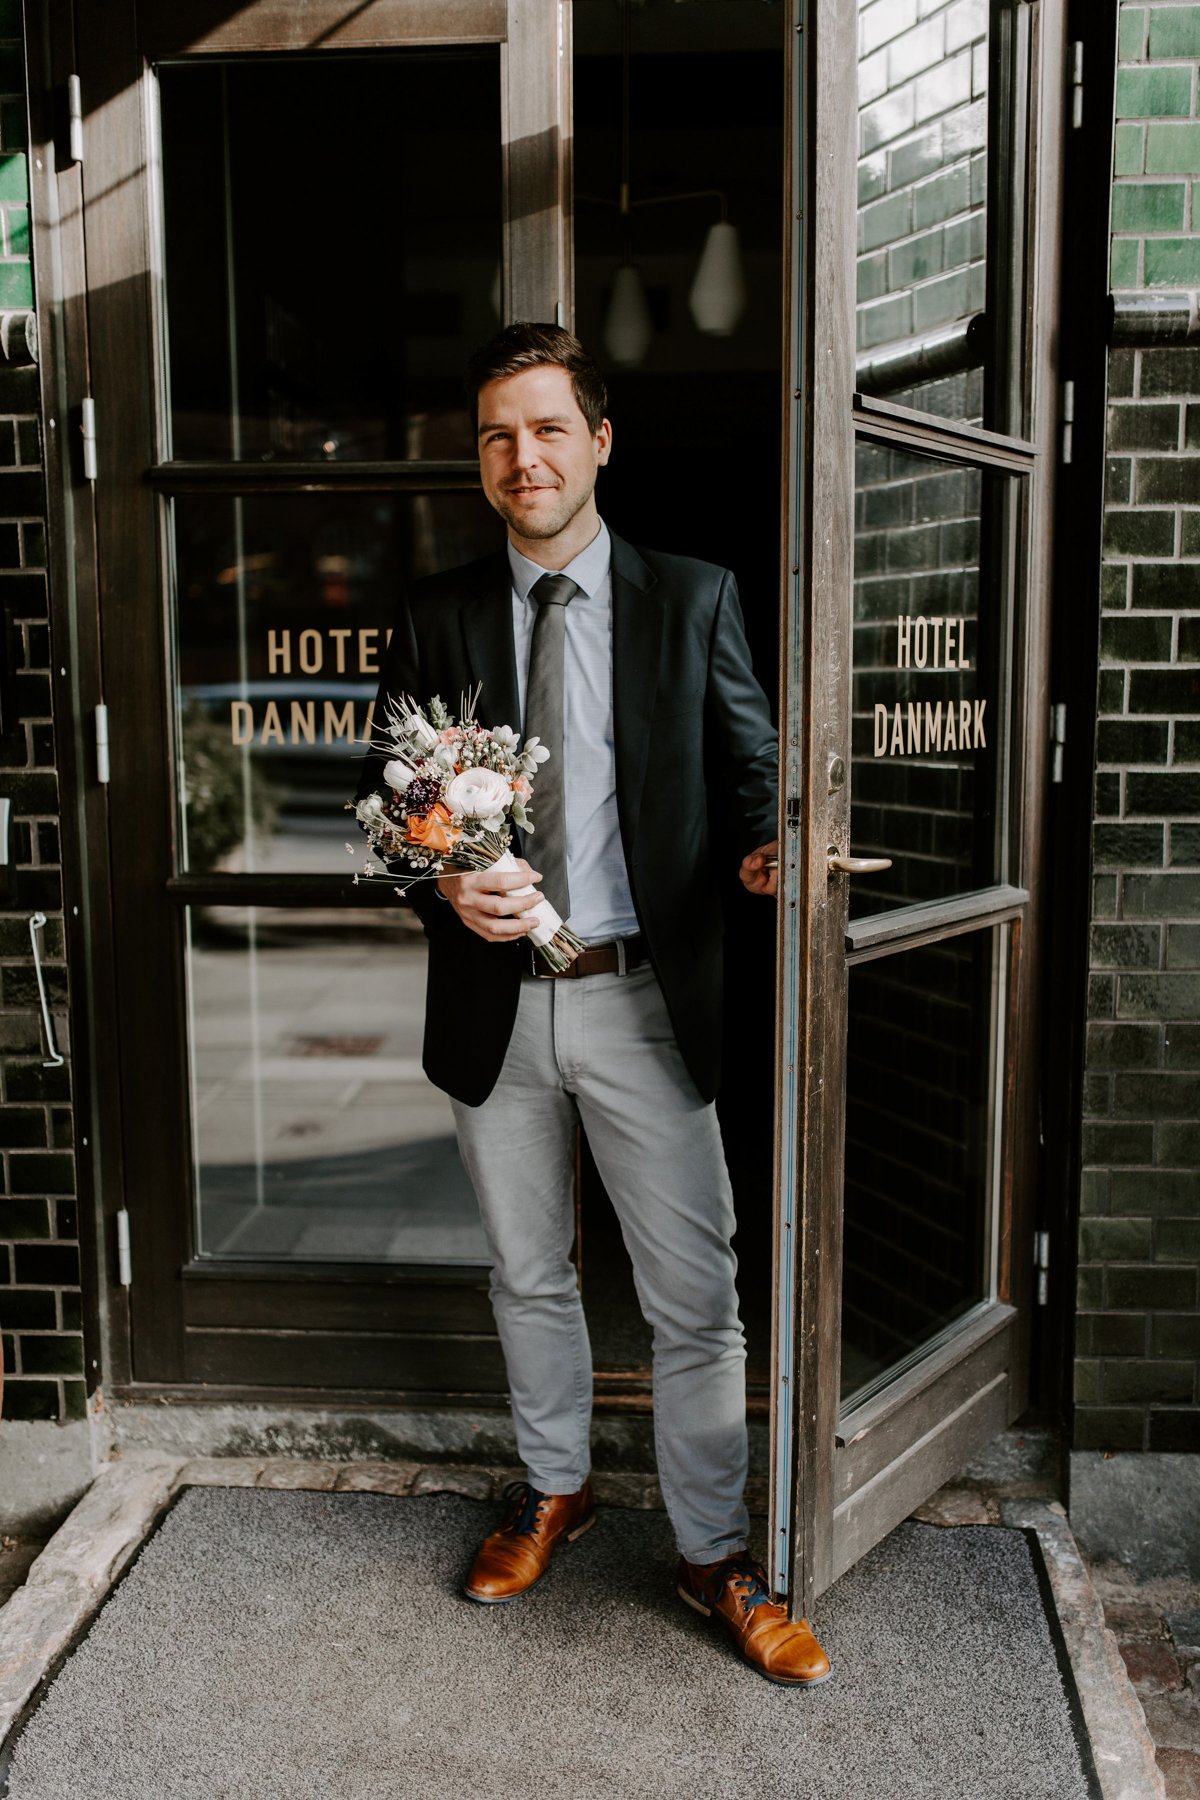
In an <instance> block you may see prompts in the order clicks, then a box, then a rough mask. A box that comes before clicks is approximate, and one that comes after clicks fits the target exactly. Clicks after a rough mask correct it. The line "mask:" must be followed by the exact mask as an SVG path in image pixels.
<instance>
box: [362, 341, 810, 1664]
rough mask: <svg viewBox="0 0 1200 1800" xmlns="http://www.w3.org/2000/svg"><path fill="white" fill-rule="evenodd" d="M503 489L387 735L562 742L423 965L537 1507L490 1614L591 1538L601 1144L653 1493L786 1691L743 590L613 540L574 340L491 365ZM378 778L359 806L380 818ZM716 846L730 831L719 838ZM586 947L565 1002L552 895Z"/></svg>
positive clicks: (731, 1624)
mask: <svg viewBox="0 0 1200 1800" xmlns="http://www.w3.org/2000/svg"><path fill="white" fill-rule="evenodd" d="M468 391H469V393H470V396H471V401H472V405H473V407H474V408H475V410H476V415H477V424H478V442H479V447H480V468H481V474H482V480H483V487H484V492H485V493H486V495H487V497H488V499H489V500H490V502H491V503H492V505H493V506H494V507H495V508H496V511H497V512H498V513H499V514H500V516H501V517H502V518H503V519H504V521H505V524H506V525H507V527H508V545H507V547H506V550H505V551H504V552H503V553H501V554H499V555H497V556H493V557H485V558H483V559H482V560H481V561H479V562H476V563H471V564H469V565H468V566H467V567H466V568H462V569H453V570H449V571H447V572H445V573H442V574H439V575H434V576H431V577H429V578H428V579H427V580H424V581H421V582H418V583H416V584H415V586H414V587H413V588H412V589H411V590H410V592H409V593H408V595H407V596H406V598H405V599H404V601H403V602H402V604H401V606H400V609H399V614H398V617H397V622H396V628H395V630H394V632H393V636H392V641H391V646H390V649H389V652H388V658H387V662H386V664H385V668H384V674H383V679H382V682H381V685H380V693H379V700H378V701H377V703H376V709H375V716H376V717H377V718H382V717H384V716H385V710H386V704H387V700H388V698H389V697H391V696H398V695H400V694H409V695H411V696H412V697H413V698H415V699H416V700H418V701H419V702H422V703H424V702H427V701H428V700H429V699H430V698H431V696H433V695H434V694H440V695H441V696H442V698H443V699H444V700H445V701H446V702H447V704H449V705H450V707H451V709H452V710H453V709H454V707H455V705H456V703H457V700H458V696H459V695H460V694H461V693H464V692H466V691H468V690H470V689H473V688H474V687H475V686H476V685H477V684H482V686H481V693H480V698H479V703H478V708H477V716H478V717H479V719H480V721H481V722H482V723H483V724H485V725H491V726H498V725H502V724H508V725H512V726H513V727H514V728H515V729H517V730H520V731H522V733H523V735H524V736H526V737H529V736H534V735H536V736H539V737H540V738H541V739H542V742H543V743H544V744H545V745H546V747H547V748H548V749H549V750H550V752H551V757H550V761H549V762H548V763H545V764H543V765H542V766H541V768H540V769H539V771H538V775H537V778H536V780H535V782H534V791H533V800H532V804H531V812H532V818H533V821H534V827H535V830H534V833H533V836H532V838H531V840H530V841H529V842H528V843H526V844H525V845H524V846H523V848H524V849H525V850H526V851H527V853H528V854H529V855H530V856H531V857H532V859H533V864H534V867H533V868H531V867H530V865H529V864H528V863H526V862H524V861H522V864H521V872H520V873H519V874H516V875H511V874H510V875H499V876H497V875H495V874H492V873H490V872H488V873H471V874H465V875H461V876H442V877H440V878H439V880H438V881H437V883H436V887H435V886H434V885H433V884H429V885H421V884H418V885H416V886H415V887H414V888H413V889H412V897H413V902H414V904H415V905H416V907H417V910H418V911H419V913H420V915H421V918H422V920H423V922H424V925H425V930H426V934H427V936H428V939H429V984H428V998H427V1010H426V1026H425V1052H424V1066H425V1069H426V1072H427V1074H428V1075H429V1077H430V1079H431V1080H432V1081H434V1082H435V1083H436V1084H437V1085H438V1086H439V1087H441V1088H443V1089H445V1091H446V1092H447V1093H448V1094H450V1096H451V1098H452V1102H453V1106H454V1114H455V1121H456V1125H457V1129H458V1138H459V1147H460V1150H461V1153H462V1156H463V1161H464V1163H465V1164H466V1167H467V1169H468V1171H469V1173H470V1175H471V1178H472V1181H473V1183H474V1185H475V1189H476V1193H477V1195H478V1198H479V1203H480V1212H481V1217H482V1220H483V1225H484V1230H485V1232H486V1233H487V1237H488V1242H489V1246H490V1249H491V1252H492V1256H493V1260H494V1269H493V1276H492V1303H493V1307H494V1310H495V1313H496V1319H497V1326H498V1329H499V1332H500V1337H501V1342H502V1344H503V1348H504V1354H505V1361H506V1365H507V1369H508V1376H509V1385H510V1392H511V1396H512V1406H513V1417H514V1424H515V1427H516V1433H517V1441H518V1446H519V1449H520V1452H521V1454H522V1456H523V1458H524V1459H525V1462H526V1465H527V1472H528V1480H527V1482H525V1483H522V1484H520V1487H519V1488H518V1489H517V1490H515V1492H514V1495H513V1497H512V1498H513V1504H512V1507H511V1511H510V1515H509V1516H508V1517H507V1518H506V1520H505V1523H504V1525H503V1526H502V1528H501V1529H500V1530H499V1531H497V1532H495V1533H493V1534H492V1536H491V1537H489V1538H488V1539H487V1540H486V1542H485V1543H484V1545H483V1546H482V1548H481V1550H480V1552H479V1554H478V1556H477V1557H476V1560H475V1564H474V1566H473V1568H472V1570H471V1573H470V1576H469V1578H468V1581H467V1586H466V1592H467V1594H468V1595H469V1596H470V1597H471V1598H472V1599H474V1600H477V1601H479V1602H481V1603H487V1604H495V1603H498V1602H503V1601H509V1600H513V1599H516V1598H517V1597H518V1596H519V1595H521V1594H523V1593H525V1592H526V1591H527V1590H528V1588H529V1587H531V1586H532V1585H533V1583H534V1581H536V1580H537V1579H538V1578H539V1577H540V1576H541V1574H542V1573H543V1572H544V1570H545V1568H546V1566H547V1564H548V1562H549V1560H550V1557H551V1554H552V1552H553V1550H554V1548H555V1546H556V1545H557V1544H558V1543H559V1542H560V1541H561V1540H562V1539H563V1538H564V1537H565V1538H574V1537H577V1536H578V1535H579V1534H580V1533H581V1532H582V1531H585V1530H586V1529H587V1528H588V1526H589V1525H590V1524H591V1523H592V1520H593V1516H594V1509H593V1503H592V1496H591V1484H590V1479H589V1456H588V1438H589V1430H590V1409H591V1388H592V1378H591V1360H590V1351H589V1349H588V1342H587V1328H586V1324H585V1322H584V1316H583V1307H582V1303H581V1301H580V1297H579V1293H578V1287H577V1282H576V1278H575V1271H574V1268H573V1265H572V1264H571V1262H570V1255H569V1253H570V1249H571V1240H572V1235H573V1171H574V1140H575V1134H576V1131H577V1129H578V1126H579V1124H580V1123H582V1125H583V1127H584V1129H585V1130H586V1131H587V1135H588V1142H589V1145H590V1147H591V1149H592V1152H593V1155H594V1156H595V1160H596V1163H597V1166H598V1168H599V1170H600V1174H601V1177H602V1179H603V1180H604V1183H605V1188H606V1190H607V1192H608V1194H609V1197H610V1199H611V1200H612V1202H613V1205H614V1207H615V1209H616V1211H617V1214H618V1217H619V1219H620V1221H621V1227H622V1232H623V1234H624V1237H625V1242H626V1245H627V1247H628V1249H629V1252H630V1256H631V1259H632V1262H633V1268H634V1277H635V1282H636V1285H637V1290H638V1296H639V1300H640V1303H641V1305H642V1310H643V1312H644V1313H645V1316H646V1318H647V1320H648V1321H649V1323H650V1324H651V1325H652V1326H653V1328H654V1392H655V1430H656V1444H657V1448H658V1461H659V1476H660V1480H661V1484H662V1488H663V1495H664V1499H665V1502H666V1505H667V1510H668V1512H669V1514H670V1516H671V1520H672V1523H673V1525H674V1528H675V1533H676V1538H677V1540H678V1544H679V1550H680V1565H679V1582H678V1587H679V1593H680V1595H681V1597H682V1598H683V1599H684V1600H686V1601H687V1602H688V1603H689V1605H691V1606H693V1607H695V1608H696V1609H697V1610H698V1611H700V1612H702V1613H705V1614H710V1613H715V1614H716V1615H717V1617H718V1618H719V1619H720V1620H721V1621H722V1622H723V1624H724V1625H725V1626H726V1627H727V1629H728V1630H729V1631H730V1632H731V1633H732V1635H733V1637H734V1639H735V1641H736V1642H737V1644H738V1645H739V1647H740V1648H741V1650H742V1651H743V1653H744V1654H745V1655H746V1657H747V1659H748V1660H749V1661H750V1662H751V1663H752V1664H753V1665H754V1666H755V1667H756V1668H757V1669H758V1670H759V1671H760V1672H761V1673H762V1674H764V1675H766V1676H767V1677H768V1678H769V1679H771V1680H773V1681H779V1682H784V1683H788V1684H791V1685H811V1684H813V1683H814V1682H818V1681H823V1680H825V1679H826V1677H827V1676H828V1673H829V1663H828V1659H827V1658H826V1657H825V1654H824V1652H823V1651H822V1650H821V1648H820V1646H819V1645H818V1644H817V1642H816V1640H815V1638H814V1637H813V1636H812V1633H811V1632H810V1631H809V1629H808V1627H807V1625H805V1624H801V1625H793V1624H791V1623H789V1622H788V1620H787V1617H786V1613H785V1611H784V1609H783V1608H782V1607H781V1606H778V1605H776V1604H775V1602H774V1601H773V1600H772V1598H771V1595H770V1592H769V1590H768V1588H767V1584H766V1579H765V1577H764V1575H763V1572H762V1570H761V1569H760V1568H759V1566H758V1565H757V1564H756V1563H754V1562H752V1561H751V1560H750V1559H749V1557H748V1556H747V1554H746V1531H747V1528H748V1523H749V1521H748V1518H747V1515H746V1511H745V1506H744V1503H743V1498H742V1489H743V1486H744V1483H745V1475H746V1429H745V1374H744V1367H745V1348H744V1341H743V1337H742V1331H741V1326H740V1322H739V1320H738V1316H737V1296H736V1292H735V1288H734V1272H735V1267H736V1265H735V1259H734V1257H733V1253H732V1250H731V1248H730V1239H731V1237H732V1235H733V1228H734V1215H733V1203H732V1195H731V1191H730V1187H729V1178H728V1174H727V1171H726V1168H725V1162H724V1155H723V1150H722V1146H721V1140H720V1132H719V1128H718V1126H717V1121H716V1111H715V1108H714V1106H713V1104H712V1102H713V1097H714V1095H715V1094H716V1091H717V1088H718V1086H719V1083H720V1074H721V1071H720V1035H721V979H722V953H721V936H722V924H721V908H720V902H719V899H718V894H717V886H716V872H717V868H718V866H719V862H723V861H725V860H726V859H728V858H729V857H731V856H736V857H737V858H739V860H740V862H741V878H742V880H743V882H744V883H745V885H746V886H747V888H748V889H749V890H750V891H751V892H752V893H758V894H763V895H773V894H774V893H775V889H776V872H775V868H774V857H775V855H776V852H777V844H776V841H775V839H776V830H777V805H778V802H777V750H776V738H775V732H774V729H773V727H772V725H771V720H770V710H769V707H768V705H767V701H766V698H765V696H764V694H763V692H762V689H761V688H760V687H759V685H758V683H757V681H756V680H755V678H754V674H753V672H752V669H751V664H750V654H749V650H748V648H747V645H746V640H745V636H744V632H743V627H742V619H741V612H740V609H739V606H738V598H737V587H736V583H735V581H734V578H733V576H732V575H731V574H730V573H729V571H728V570H725V569H720V568H716V567H714V566H713V565H712V564H709V563H703V562H697V561H694V560H692V559H690V558H686V557H681V556H668V555H664V554H662V553H661V552H658V551H654V550H645V549H644V550H637V549H634V548H633V547H632V546H631V545H629V544H626V543H624V542H623V541H622V540H621V539H620V538H618V537H617V536H616V535H615V534H613V533H611V532H609V530H608V528H607V527H606V526H605V525H604V523H603V522H602V521H601V519H600V517H599V514H598V513H597V511H596V503H595V493H594V489H595V482H596V474H597V470H598V469H599V468H600V467H601V466H603V464H604V463H606V462H607V461H608V457H609V453H610V449H611V442H612V431H611V427H610V425H609V422H608V420H607V419H606V418H605V416H604V413H605V406H606V396H605V391H604V384H603V381H602V378H601V376H600V373H599V371H598V370H597V368H596V366H595V364H594V362H593V361H592V359H591V358H590V357H589V356H588V354H587V352H586V351H585V350H584V349H583V346H582V345H581V344H580V343H579V342H578V340H577V339H575V338H573V337H572V336H570V334H569V333H567V332H565V331H563V330H561V329H560V328H558V327H555V326H547V325H512V326H509V327H508V328H507V329H506V330H505V331H503V332H501V333H500V334H499V336H498V337H497V338H495V339H494V340H493V341H492V342H491V343H490V344H488V345H486V346H485V347H484V348H483V349H482V350H481V351H479V352H478V353H477V354H476V356H475V357H474V358H473V359H472V361H471V364H470V366H469V368H468ZM385 760H386V759H385V758H384V757H383V756H382V755H380V754H379V753H372V755H371V756H369V757H368V759H367V762H366V766H365V770H364V775H363V780H362V784H361V786H360V796H361V795H365V794H369V793H372V792H377V791H382V789H383V787H384V781H383V765H384V762H385ZM714 821H715V829H714ZM530 881H532V882H533V883H535V884H541V885H542V892H543V893H544V895H545V897H546V898H548V899H549V900H551V901H552V903H553V904H554V905H555V906H556V908H557V909H558V911H559V912H560V913H561V914H562V915H563V917H564V918H566V919H567V921H568V923H569V924H570V926H571V929H572V930H573V931H574V932H576V934H577V935H578V936H579V937H581V938H582V939H583V941H584V943H585V945H586V946H587V947H586V949H585V950H584V951H583V953H582V954H581V955H580V956H579V957H578V958H577V959H576V961H575V962H574V963H573V964H572V965H571V967H570V969H569V970H567V971H566V972H565V973H564V974H562V975H558V976H552V975H551V974H550V973H549V971H547V970H546V969H545V968H544V967H543V966H542V965H541V963H540V961H535V959H534V957H533V954H532V946H531V945H530V944H528V943H526V942H525V941H524V940H525V938H526V937H527V935H528V933H529V931H530V930H531V928H532V926H533V919H532V915H531V911H530V909H531V907H532V906H533V905H534V904H536V902H537V899H538V897H539V896H538V894H537V893H536V892H535V893H534V894H533V895H532V896H521V895H520V894H519V893H518V892H516V890H518V889H520V888H521V887H523V886H526V885H527V884H528V883H529V882H530Z"/></svg>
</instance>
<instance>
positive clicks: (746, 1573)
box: [700, 1550, 775, 1610]
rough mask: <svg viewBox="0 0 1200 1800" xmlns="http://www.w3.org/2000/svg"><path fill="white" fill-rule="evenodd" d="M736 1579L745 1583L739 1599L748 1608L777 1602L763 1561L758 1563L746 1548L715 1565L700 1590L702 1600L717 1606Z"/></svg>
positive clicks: (771, 1604)
mask: <svg viewBox="0 0 1200 1800" xmlns="http://www.w3.org/2000/svg"><path fill="white" fill-rule="evenodd" d="M734 1581H739V1582H744V1583H745V1591H744V1592H743V1593H741V1594H739V1595H738V1599H739V1600H740V1601H741V1603H742V1605H743V1606H744V1607H746V1609H747V1610H750V1609H751V1608H753V1607H756V1606H773V1605H774V1604H775V1601H774V1597H773V1595H772V1593H771V1590H770V1588H769V1587H768V1586H767V1577H766V1572H765V1571H764V1569H763V1567H762V1565H761V1563H756V1562H755V1561H754V1560H753V1558H752V1557H750V1556H748V1555H747V1554H746V1552H745V1551H744V1550H743V1551H741V1552H740V1553H739V1554H738V1555H737V1556H727V1557H726V1558H725V1560H724V1562H719V1563H717V1564H716V1565H715V1567H714V1569H713V1571H712V1573H711V1575H710V1576H709V1577H708V1580H707V1581H706V1582H705V1583H704V1586H703V1587H702V1588H701V1590H700V1598H701V1600H703V1601H704V1602H705V1603H706V1604H708V1605H710V1606H715V1605H716V1603H717V1601H718V1600H719V1599H720V1598H721V1595H722V1594H723V1593H724V1592H725V1589H726V1588H727V1587H728V1586H729V1584H730V1583H731V1582H734Z"/></svg>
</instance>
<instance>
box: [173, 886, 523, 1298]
mask: <svg viewBox="0 0 1200 1800" xmlns="http://www.w3.org/2000/svg"><path fill="white" fill-rule="evenodd" d="M425 963H426V951H425V940H424V938H423V936H422V935H421V931H420V927H419V924H418V922H417V920H416V918H415V916H414V915H413V914H412V913H411V912H410V911H409V910H408V909H407V908H402V907H396V908H394V909H384V908H380V909H379V910H378V911H376V910H374V909H371V910H367V909H363V910H357V909H355V910H345V909H331V910H329V911H327V912H314V911H291V910H286V911H285V910H283V909H271V908H262V907H205V908H195V907H194V908H191V909H190V911H189V928H188V990H189V993H188V999H189V1007H190V1013H191V1044H192V1119H193V1138H194V1155H195V1191H196V1233H197V1243H198V1246H199V1253H200V1254H201V1255H202V1256H218V1257H258V1258H266V1259H271V1260H274V1259H291V1260H296V1259H300V1260H305V1259H308V1260H318V1261H322V1262H330V1261H349V1262H438V1263H454V1262H469V1263H486V1262H487V1261H488V1254H487V1246H486V1243H485V1241H484V1237H483V1229H482V1227H481V1225H480V1223H479V1213H478V1208H477V1206H476V1202H475V1195H474V1191H473V1189H472V1187H471V1184H470V1181H469V1180H468V1178H467V1175H466V1173H465V1171H464V1169H463V1167H462V1164H461V1163H460V1162H459V1158H458V1147H457V1143H456V1140H455V1136H454V1120H453V1116H452V1114H451V1111H450V1102H449V1100H448V1099H447V1098H446V1096H445V1094H443V1093H441V1092H440V1090H439V1089H437V1088H435V1087H434V1086H433V1085H432V1083H431V1082H429V1081H428V1080H427V1078H426V1076H425V1075H424V1073H423V1071H422V1069H421V1038H422V1033H423V1028H424V1017H425Z"/></svg>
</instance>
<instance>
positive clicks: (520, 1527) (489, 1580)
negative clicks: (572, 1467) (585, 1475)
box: [466, 1477, 596, 1606]
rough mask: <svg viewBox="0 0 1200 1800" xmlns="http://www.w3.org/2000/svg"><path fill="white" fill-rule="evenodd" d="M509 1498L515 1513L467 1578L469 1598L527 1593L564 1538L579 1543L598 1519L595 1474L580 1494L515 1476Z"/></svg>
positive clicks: (486, 1601) (490, 1601)
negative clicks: (548, 1490)
mask: <svg viewBox="0 0 1200 1800" xmlns="http://www.w3.org/2000/svg"><path fill="white" fill-rule="evenodd" d="M503 1498H504V1499H505V1500H510V1501H511V1502H512V1509H511V1511H510V1513H509V1516H508V1518H507V1519H506V1520H505V1522H504V1524H503V1525H502V1526H501V1527H500V1530H499V1531H493V1533H492V1535H491V1537H489V1538H484V1540H483V1543H482V1544H481V1545H480V1547H479V1554H478V1556H476V1558H475V1561H474V1564H473V1565H472V1568H471V1573H470V1574H469V1575H468V1577H467V1586H466V1592H467V1596H468V1598H469V1599H471V1600H479V1601H481V1602H482V1604H483V1605H485V1606H497V1605H499V1603H500V1602H501V1601H503V1600H516V1599H518V1598H519V1597H520V1596H521V1595H522V1594H527V1593H528V1592H529V1590H530V1588H531V1587H532V1586H533V1584H534V1582H535V1581H537V1580H539V1579H540V1578H541V1576H542V1575H544V1574H545V1572H546V1565H547V1563H548V1562H549V1561H550V1558H551V1556H552V1555H553V1553H554V1547H555V1545H556V1544H557V1543H558V1540H559V1539H560V1538H561V1537H566V1538H567V1539H569V1540H570V1541H572V1542H573V1541H574V1540H575V1538H577V1537H582V1536H583V1534H584V1532H585V1531H586V1530H587V1528H588V1526H589V1525H594V1524H595V1522H596V1503H595V1501H594V1500H593V1499H592V1483H591V1479H590V1477H589V1479H588V1480H587V1481H585V1482H584V1484H583V1486H582V1487H581V1488H580V1490H579V1492H578V1493H577V1494H543V1493H540V1492H539V1491H538V1489H537V1488H535V1487H530V1485H529V1483H528V1482H527V1481H514V1482H513V1483H512V1484H511V1486H509V1487H506V1488H505V1490H504V1495H503Z"/></svg>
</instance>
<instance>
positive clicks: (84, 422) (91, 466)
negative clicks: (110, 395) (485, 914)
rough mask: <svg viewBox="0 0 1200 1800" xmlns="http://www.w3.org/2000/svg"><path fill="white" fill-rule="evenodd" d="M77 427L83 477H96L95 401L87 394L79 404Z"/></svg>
mask: <svg viewBox="0 0 1200 1800" xmlns="http://www.w3.org/2000/svg"><path fill="white" fill-rule="evenodd" d="M79 429H80V431H81V432H82V433H83V479H84V480H85V481H95V479H96V402H95V401H94V400H93V399H92V398H91V396H90V395H89V396H88V398H87V399H86V400H84V401H83V402H82V403H81V404H80V408H79Z"/></svg>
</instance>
